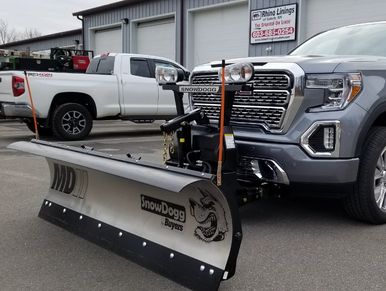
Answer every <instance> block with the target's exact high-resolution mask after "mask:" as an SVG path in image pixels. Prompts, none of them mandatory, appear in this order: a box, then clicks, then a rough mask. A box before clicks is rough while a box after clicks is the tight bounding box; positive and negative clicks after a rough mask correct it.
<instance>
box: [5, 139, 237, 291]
mask: <svg viewBox="0 0 386 291" xmlns="http://www.w3.org/2000/svg"><path fill="white" fill-rule="evenodd" d="M8 147H9V148H12V149H16V150H20V151H24V152H27V153H32V154H35V155H39V156H43V157H45V158H46V159H47V162H48V165H49V169H50V173H51V180H50V187H49V190H48V193H47V196H46V198H45V199H44V200H43V204H42V207H41V209H40V212H39V216H40V217H41V218H43V219H46V220H48V221H50V222H52V223H54V224H56V225H59V226H61V227H64V228H66V229H68V230H70V231H72V232H74V233H77V234H79V235H81V236H83V237H85V238H87V239H89V240H91V241H94V242H96V243H98V244H100V245H102V246H104V247H107V248H109V249H111V250H113V251H115V252H117V253H119V254H121V255H122V256H124V257H127V258H129V259H131V260H133V261H135V262H137V263H139V264H140V265H143V266H145V267H147V268H149V269H152V270H154V271H156V272H158V273H161V274H162V275H165V276H167V277H169V278H170V279H172V280H174V281H176V282H178V283H180V284H182V285H185V286H186V287H189V288H192V289H196V290H217V289H218V287H219V284H220V282H221V281H222V280H225V279H228V278H230V277H231V276H233V274H234V270H235V265H236V259H237V255H238V251H239V247H240V243H241V227H240V219H239V216H238V209H235V207H237V206H236V203H233V200H232V199H234V197H228V195H227V194H225V193H223V192H222V191H221V190H220V189H219V188H218V187H217V186H216V185H215V184H214V183H215V181H214V176H212V175H210V174H201V173H199V172H195V171H190V170H185V169H180V168H174V167H169V168H166V167H165V166H161V165H155V164H150V163H146V162H143V161H135V160H127V159H119V158H112V157H110V156H109V155H106V154H103V153H98V152H94V151H89V150H86V149H79V148H74V147H69V146H61V145H57V144H51V143H48V142H44V141H36V140H33V141H32V142H16V143H13V144H11V145H9V146H8Z"/></svg>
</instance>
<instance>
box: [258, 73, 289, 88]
mask: <svg viewBox="0 0 386 291" xmlns="http://www.w3.org/2000/svg"><path fill="white" fill-rule="evenodd" d="M290 85H291V79H290V77H289V76H288V75H286V74H255V76H254V78H253V86H254V88H258V89H288V88H289V87H290Z"/></svg>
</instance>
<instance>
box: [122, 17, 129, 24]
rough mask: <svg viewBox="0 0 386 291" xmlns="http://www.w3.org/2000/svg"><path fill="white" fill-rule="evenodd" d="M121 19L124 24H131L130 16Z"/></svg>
mask: <svg viewBox="0 0 386 291" xmlns="http://www.w3.org/2000/svg"><path fill="white" fill-rule="evenodd" d="M121 21H122V23H123V24H129V18H122V19H121Z"/></svg>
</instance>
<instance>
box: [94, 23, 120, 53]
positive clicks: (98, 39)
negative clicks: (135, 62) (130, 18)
mask: <svg viewBox="0 0 386 291" xmlns="http://www.w3.org/2000/svg"><path fill="white" fill-rule="evenodd" d="M94 51H95V54H101V53H106V52H109V53H121V52H122V30H121V28H120V27H119V28H111V29H104V30H97V31H95V45H94Z"/></svg>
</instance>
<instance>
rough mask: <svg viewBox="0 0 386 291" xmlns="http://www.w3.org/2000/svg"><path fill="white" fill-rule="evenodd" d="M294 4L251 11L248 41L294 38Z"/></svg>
mask: <svg viewBox="0 0 386 291" xmlns="http://www.w3.org/2000/svg"><path fill="white" fill-rule="evenodd" d="M296 8H297V6H296V4H291V5H283V6H277V7H271V8H265V9H259V10H253V11H251V34H250V43H251V44H256V43H264V42H276V41H288V40H295V39H296V14H297V9H296Z"/></svg>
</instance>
